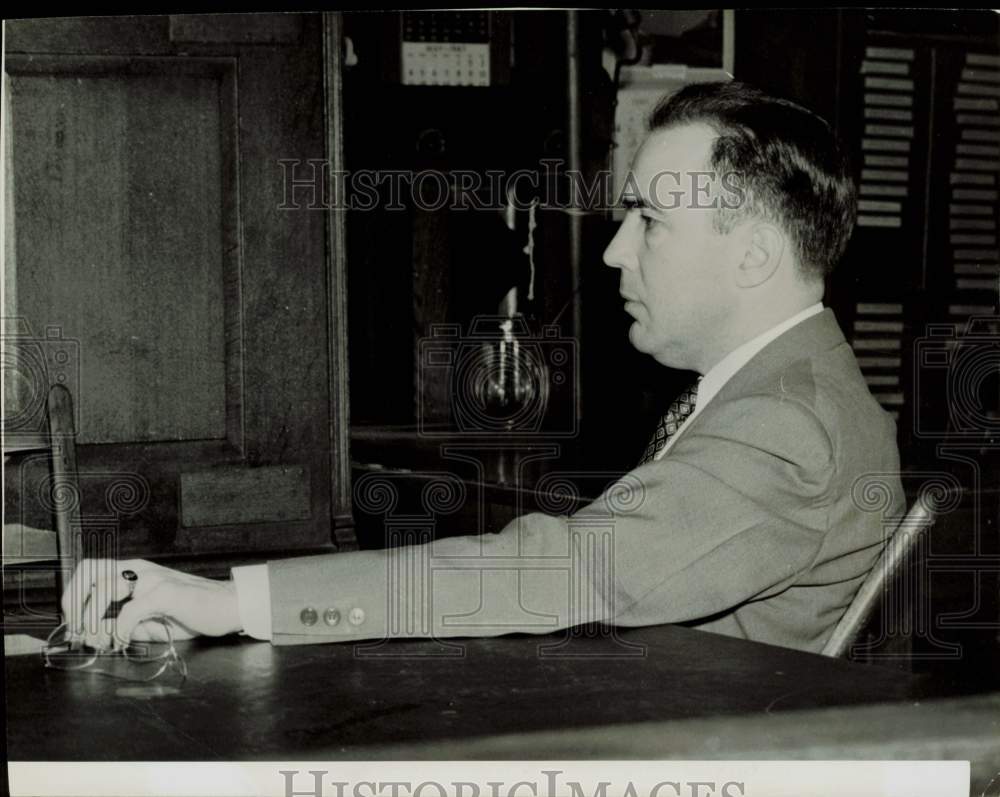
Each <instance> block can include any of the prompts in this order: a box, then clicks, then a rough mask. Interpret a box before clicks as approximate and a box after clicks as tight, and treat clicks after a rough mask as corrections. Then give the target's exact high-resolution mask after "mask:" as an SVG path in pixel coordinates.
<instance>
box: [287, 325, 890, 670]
mask: <svg viewBox="0 0 1000 797" xmlns="http://www.w3.org/2000/svg"><path fill="white" fill-rule="evenodd" d="M895 438H896V435H895V425H894V424H893V422H892V419H891V418H890V417H889V416H888V415H887V414H886V413H885V412H884V411H883V410H882V409H881V407H880V406H879V405H878V404H877V403H876V401H875V400H874V399H873V398H872V396H871V394H870V392H869V391H868V388H867V386H866V384H865V382H864V379H863V378H862V376H861V373H860V371H859V370H858V366H857V363H856V361H855V358H854V354H853V352H852V350H851V348H850V346H849V345H848V344H847V342H846V341H845V340H844V336H843V334H842V333H841V331H840V329H839V327H838V326H837V322H836V320H835V319H834V316H833V313H832V311H830V310H825V311H824V312H822V313H820V314H818V315H816V316H813V317H811V318H809V319H807V320H805V321H803V322H802V323H800V324H798V325H796V326H795V327H793V328H792V329H790V330H788V331H787V332H785V333H784V334H783V335H781V336H780V337H779V338H777V339H776V340H774V341H772V342H771V343H770V344H768V345H767V346H766V347H765V348H763V349H762V350H761V351H760V352H758V354H757V355H755V356H754V357H753V358H752V359H751V360H750V362H749V363H747V365H746V366H744V367H743V368H742V369H741V370H740V371H738V372H737V373H736V374H735V375H734V376H733V377H732V379H730V380H729V382H727V383H726V384H725V385H724V386H723V387H722V389H721V390H720V392H719V393H718V394H717V395H716V396H714V397H713V398H712V399H711V400H710V401H709V403H708V404H706V405H705V406H704V407H703V408H702V409H701V411H700V413H699V414H698V415H697V416H696V417H695V418H693V419H692V421H691V422H690V423H689V425H688V426H687V428H685V429H684V430H683V431H682V432H681V434H680V436H679V437H678V438H677V440H676V441H675V442H674V445H673V447H672V448H671V449H670V450H669V451H668V452H667V454H666V455H665V456H664V457H662V458H661V459H660V460H659V461H657V462H652V463H649V464H646V465H642V466H640V467H638V468H636V469H635V470H634V471H632V472H631V473H629V474H627V475H626V476H625V477H623V478H622V479H621V480H619V481H618V482H617V483H615V484H614V485H612V486H611V487H610V488H608V490H607V491H606V492H605V493H604V494H603V495H602V496H601V497H600V498H599V499H598V500H597V501H595V502H594V503H593V504H590V505H589V506H587V507H585V508H583V509H582V510H580V511H579V512H577V513H576V514H574V515H572V516H569V517H565V516H564V517H553V516H549V515H543V514H529V515H525V516H523V517H520V518H518V519H516V520H514V521H513V522H511V523H510V524H509V525H508V526H507V527H506V528H505V529H504V530H503V531H501V532H500V533H499V534H488V535H482V536H479V535H477V536H468V537H452V538H446V539H443V540H440V541H437V542H434V543H429V544H427V545H420V546H410V547H407V548H397V549H392V550H384V551H361V552H353V553H343V554H331V555H327V556H318V557H317V556H314V557H301V558H297V559H287V560H282V561H275V562H271V563H269V578H270V585H271V611H272V617H271V620H272V633H273V641H274V642H275V643H276V644H301V643H309V642H331V641H347V640H362V639H382V638H394V637H412V636H438V637H456V636H493V635H498V634H504V633H511V632H528V633H550V632H552V631H555V630H558V629H561V628H567V627H571V626H575V625H579V624H581V623H587V622H595V621H599V622H605V623H609V624H614V625H619V626H639V625H653V624H659V623H676V622H684V623H688V624H691V625H694V626H695V627H698V628H703V629H705V630H709V631H714V632H718V633H723V634H729V635H732V636H739V637H744V638H747V639H753V640H758V641H762V642H769V643H772V644H777V645H784V646H787V647H793V648H799V649H803V650H812V651H819V650H820V649H821V648H822V646H823V644H824V642H825V641H826V639H827V637H828V636H829V634H830V632H831V631H832V630H833V627H834V625H835V624H836V623H837V621H838V620H839V619H840V617H841V615H842V614H843V612H844V610H845V608H846V607H847V605H848V604H849V603H850V601H851V599H852V597H853V596H854V594H855V592H856V590H857V588H858V586H859V585H860V583H861V581H862V580H863V578H864V576H865V575H866V574H867V573H868V571H869V570H870V569H871V567H872V565H873V564H874V562H875V560H876V557H877V556H878V554H879V552H880V550H881V546H882V543H883V542H884V539H885V538H886V536H887V535H888V534H889V533H891V531H892V528H893V527H894V521H895V519H897V518H898V517H899V516H900V515H901V514H902V512H903V509H904V497H903V491H902V486H901V483H900V480H899V476H898V470H899V456H898V451H897V447H896V439H895ZM872 496H876V497H882V498H883V499H884V500H883V501H882V502H881V504H880V503H879V502H878V501H875V502H874V505H875V506H874V509H879V508H880V509H882V510H883V511H873V506H872V503H873V502H872V500H871V499H872Z"/></svg>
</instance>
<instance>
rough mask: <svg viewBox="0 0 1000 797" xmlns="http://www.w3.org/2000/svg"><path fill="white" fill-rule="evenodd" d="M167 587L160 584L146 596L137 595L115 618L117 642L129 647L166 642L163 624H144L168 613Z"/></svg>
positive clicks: (153, 622) (152, 622) (150, 622)
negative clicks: (129, 644)
mask: <svg viewBox="0 0 1000 797" xmlns="http://www.w3.org/2000/svg"><path fill="white" fill-rule="evenodd" d="M167 592H169V590H167V589H165V585H163V584H158V585H157V586H156V587H154V588H153V589H151V590H149V591H148V592H146V593H145V594H142V595H137V596H136V597H135V598H133V599H132V600H130V601H129V602H128V603H126V604H125V605H124V606H123V607H122V610H121V611H120V612H119V613H118V617H116V618H115V621H114V622H115V642H116V644H117V645H121V646H124V645H127V644H128V643H129V641H132V642H165V641H166V640H167V634H166V631H165V629H164V628H163V624H162V623H158V622H155V621H149V622H143V620H148V618H149V617H151V616H154V615H161V614H164V613H166V612H167V611H168V607H167V605H166V604H167V603H168V602H169V601H168V600H167V596H166V593H167Z"/></svg>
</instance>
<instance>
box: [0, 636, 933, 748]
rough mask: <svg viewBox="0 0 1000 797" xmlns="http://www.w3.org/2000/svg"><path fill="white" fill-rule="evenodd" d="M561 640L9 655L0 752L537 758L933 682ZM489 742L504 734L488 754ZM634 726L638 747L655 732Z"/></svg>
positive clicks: (634, 642)
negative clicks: (541, 741)
mask: <svg viewBox="0 0 1000 797" xmlns="http://www.w3.org/2000/svg"><path fill="white" fill-rule="evenodd" d="M565 639H566V636H565V635H561V636H560V635H552V636H544V637H535V636H527V635H522V636H508V637H502V638H494V639H476V640H456V641H450V642H454V644H456V645H459V646H458V647H447V646H445V645H443V644H441V643H436V642H434V641H417V642H392V643H389V644H383V645H378V646H372V647H361V646H357V647H355V646H352V645H333V644H326V645H308V646H296V647H273V646H271V645H270V644H268V643H260V642H252V641H249V640H247V639H244V638H235V637H234V638H227V639H222V640H197V641H194V642H190V643H183V645H182V647H183V655H184V657H185V659H186V660H187V664H188V668H189V671H190V675H189V678H188V680H187V682H186V683H184V684H183V685H182V686H181V687H180V689H179V690H174V689H172V688H171V687H170V686H169V685H168V684H166V683H165V685H163V686H161V685H160V684H159V683H154V684H152V685H143V686H136V685H134V684H128V683H123V682H120V681H116V680H113V679H109V678H105V677H101V676H98V675H88V674H84V673H67V672H62V671H54V670H46V669H44V668H43V666H42V663H41V661H40V659H39V658H38V657H36V656H27V657H16V658H15V657H12V658H8V659H7V660H6V690H7V722H8V727H7V745H8V758H9V759H10V760H50V759H52V760H99V761H107V760H168V761H169V760H233V759H244V760H260V759H272V760H275V759H299V760H301V759H310V758H314V759H329V758H369V757H373V756H376V757H377V756H378V755H379V753H378V751H379V750H384V749H388V748H392V749H393V751H394V755H404V756H409V757H420V753H419V749H420V748H421V747H422V746H425V745H432V746H433V749H434V750H435V751H436V752H435V755H440V756H442V757H447V756H448V755H449V752H448V751H449V750H451V751H452V753H454V754H458V753H459V752H460V748H461V746H462V745H469V744H474V745H476V747H475V749H476V753H475V756H476V757H482V758H489V757H490V753H491V752H493V753H495V754H498V755H499V754H500V753H501V752H502V753H503V756H504V757H513V758H518V757H523V758H544V757H546V754H547V750H546V748H545V746H544V745H543V746H541V747H536V748H531V747H530V746H522V748H520V749H517V748H516V746H515V747H511V745H510V742H509V739H510V738H523V739H528V738H530V736H525V734H531V733H541V734H549V735H552V734H556V735H558V734H560V733H586V732H588V731H594V730H595V729H600V728H603V727H606V726H611V727H613V728H618V729H619V730H620V731H622V733H624V734H625V736H624V737H623V738H624V739H626V740H627V739H628V737H629V734H630V733H631V732H630V730H629V729H630V728H633V727H636V726H638V725H639V724H641V723H665V722H666V723H668V724H669V723H673V722H676V721H680V720H690V719H692V718H708V717H713V718H732V717H735V716H737V715H739V716H743V717H768V716H772V715H778V714H780V713H783V712H791V711H793V710H801V709H816V708H820V707H833V706H845V705H852V704H853V705H856V704H874V703H878V702H883V701H904V702H906V703H912V702H913V700H914V699H918V698H921V697H923V696H926V695H927V694H928V690H929V684H928V683H927V682H926V680H925V679H919V678H914V677H912V676H907V675H903V674H900V673H899V672H897V671H894V670H890V669H883V668H877V667H863V666H860V665H854V664H850V663H848V662H845V661H841V660H834V659H828V658H824V657H821V656H816V655H812V654H806V653H800V652H796V651H792V650H787V649H784V648H778V647H772V646H769V645H762V644H757V643H750V642H745V641H742V640H736V639H730V638H727V637H722V636H718V635H715V634H710V633H707V632H703V631H695V630H692V629H687V628H682V627H677V626H657V627H650V628H642V629H632V630H624V631H618V632H617V633H616V634H615V635H611V634H610V633H607V634H604V635H601V636H598V637H592V638H582V637H576V638H570V639H569V640H568V642H567V643H566V644H564V645H561V646H560V645H557V644H556V643H559V642H560V641H561V640H565ZM500 738H507V739H508V741H507V742H505V743H503V744H502V745H500V746H498V747H497V748H496V750H495V751H494V750H491V742H490V740H491V739H500ZM631 738H632V740H633V742H635V743H636V744H637V745H638V746H637V747H636V749H637V750H638V749H643V750H646V751H648V750H649V745H650V744H655V740H656V739H657V738H659V737H658V735H657V734H654V735H653V736H652V737H651V738H647V739H645V740H640V739H639V738H638V737H636V736H635V735H634V734H633V735H632V737H631ZM626 744H627V742H626ZM621 745H622V740H619V742H618V749H617V750H616V752H615V753H614V755H616V756H617V755H621V754H622V753H623V752H625V751H624V750H623V749H622V747H621ZM591 752H593V753H598V754H599V751H598V750H597V749H594V750H592V751H591ZM706 752H709V751H706ZM716 752H718V751H716ZM690 753H691V751H690V750H687V751H686V754H688V755H689V754H690ZM660 755H662V756H669V751H661V753H660Z"/></svg>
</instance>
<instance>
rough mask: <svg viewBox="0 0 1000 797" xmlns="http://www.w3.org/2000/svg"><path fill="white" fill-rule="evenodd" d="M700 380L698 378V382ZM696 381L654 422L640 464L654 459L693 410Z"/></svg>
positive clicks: (695, 396)
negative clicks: (658, 420)
mask: <svg viewBox="0 0 1000 797" xmlns="http://www.w3.org/2000/svg"><path fill="white" fill-rule="evenodd" d="M700 381H701V380H700V379H699V380H698V382H700ZM698 382H695V383H694V384H693V385H691V386H690V387H689V388H688V389H687V390H685V391H684V392H683V393H681V394H680V395H679V396H678V397H677V398H676V399H674V403H673V404H671V405H670V407H669V409H667V412H666V414H665V415H664V416H663V417H661V418H660V422H659V423H658V424H656V431H655V432H654V433H653V437H652V438H651V439H650V441H649V445H647V446H646V451H645V452H644V453H643V455H642V459H640V460H639V464H640V465H645V464H646V463H647V462H652V461H653V460H654V459H656V455H657V454H659V453H660V452H661V451H662V450H663V449H664V447H665V446H666V445H667V443H668V442H669V441H670V438H671V437H673V436H674V435H675V434H677V430H678V429H680V428H681V425H682V424H683V423H684V421H685V419H687V417H688V416H689V415H690V414H691V413H692V412H694V406H695V403H696V402H697V401H698Z"/></svg>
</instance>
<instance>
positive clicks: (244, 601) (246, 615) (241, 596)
mask: <svg viewBox="0 0 1000 797" xmlns="http://www.w3.org/2000/svg"><path fill="white" fill-rule="evenodd" d="M232 574H233V583H234V584H236V600H237V603H238V604H239V610H240V623H241V624H242V625H243V633H244V634H246V635H247V636H252V637H253V638H254V639H266V640H270V639H271V581H270V579H269V578H268V575H267V565H247V566H246V567H234V568H232Z"/></svg>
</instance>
